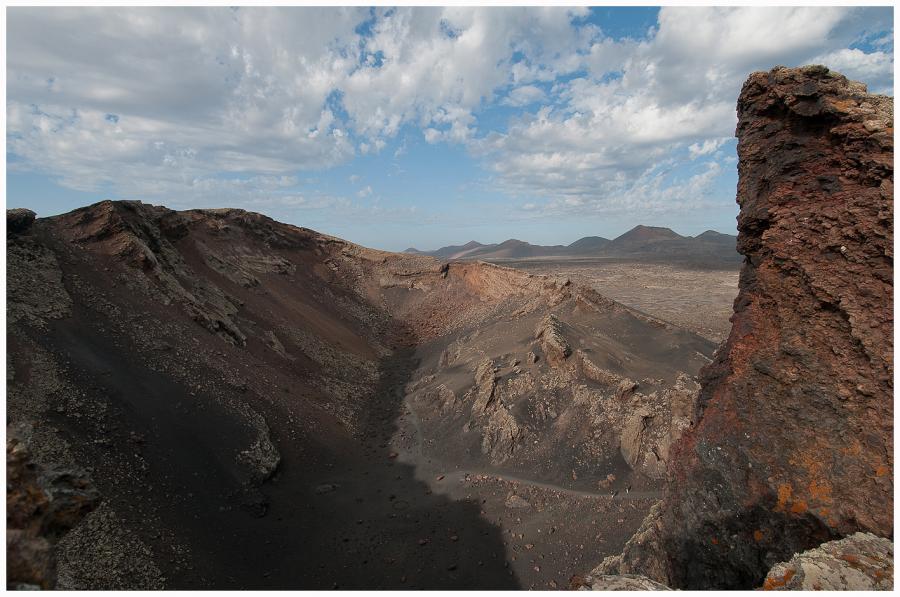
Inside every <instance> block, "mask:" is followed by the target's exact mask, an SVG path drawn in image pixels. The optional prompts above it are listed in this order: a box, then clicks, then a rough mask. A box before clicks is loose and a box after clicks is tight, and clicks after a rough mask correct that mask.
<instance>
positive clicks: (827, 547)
mask: <svg viewBox="0 0 900 597" xmlns="http://www.w3.org/2000/svg"><path fill="white" fill-rule="evenodd" d="M893 588H894V544H893V542H891V541H888V540H887V539H884V538H883V537H876V536H875V535H872V534H871V533H855V534H853V535H851V536H849V537H847V538H846V539H841V540H839V541H829V542H828V543H823V544H822V545H820V546H819V547H817V548H816V549H811V550H809V551H805V552H803V553H801V554H797V555H796V556H794V557H793V558H791V560H790V561H789V562H781V563H779V564H776V565H775V566H774V567H773V568H772V570H770V571H769V574H768V575H767V576H766V580H765V582H764V583H763V589H765V590H767V591H890V590H892V589H893Z"/></svg>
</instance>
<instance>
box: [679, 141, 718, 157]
mask: <svg viewBox="0 0 900 597" xmlns="http://www.w3.org/2000/svg"><path fill="white" fill-rule="evenodd" d="M725 141H726V139H706V140H705V141H703V143H692V144H691V145H689V146H688V152H689V154H690V156H691V159H692V160H696V159H697V158H699V157H700V156H704V155H709V154H711V153H713V152H715V151H716V150H717V149H719V147H721V146H722V144H723V143H725Z"/></svg>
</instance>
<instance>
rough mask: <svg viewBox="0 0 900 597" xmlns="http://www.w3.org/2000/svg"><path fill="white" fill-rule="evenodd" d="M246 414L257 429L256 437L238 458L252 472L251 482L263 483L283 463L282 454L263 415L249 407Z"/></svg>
mask: <svg viewBox="0 0 900 597" xmlns="http://www.w3.org/2000/svg"><path fill="white" fill-rule="evenodd" d="M245 416H246V418H247V419H248V421H249V423H250V424H251V425H252V427H253V429H254V430H255V431H256V439H255V440H254V441H253V443H252V444H250V447H249V448H247V449H245V450H242V451H241V452H240V454H239V455H238V460H239V461H240V462H241V463H242V464H244V465H245V466H246V467H247V469H248V472H249V474H250V482H251V483H256V484H259V483H262V482H263V481H265V480H266V479H268V478H269V477H271V476H272V474H273V473H274V472H275V470H276V469H277V468H278V465H279V464H280V463H281V454H280V453H279V452H278V448H276V447H275V444H273V443H272V439H271V438H270V436H269V433H270V430H269V425H268V424H267V423H266V420H265V419H264V418H263V416H262V415H260V414H259V413H257V412H256V411H254V410H252V409H249V408H248V409H247V410H246V412H245Z"/></svg>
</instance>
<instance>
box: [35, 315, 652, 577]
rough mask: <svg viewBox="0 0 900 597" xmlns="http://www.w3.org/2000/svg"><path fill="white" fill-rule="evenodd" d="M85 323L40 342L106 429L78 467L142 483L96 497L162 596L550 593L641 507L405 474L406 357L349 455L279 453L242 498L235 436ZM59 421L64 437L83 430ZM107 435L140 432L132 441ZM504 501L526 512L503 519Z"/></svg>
mask: <svg viewBox="0 0 900 597" xmlns="http://www.w3.org/2000/svg"><path fill="white" fill-rule="evenodd" d="M85 319H86V317H85V318H82V319H81V320H80V323H79V325H78V326H77V328H76V326H74V325H73V324H72V322H73V321H75V320H76V318H73V319H68V320H62V321H59V322H56V324H55V326H56V330H55V331H56V333H55V334H54V335H53V337H54V338H56V339H57V340H56V343H57V345H56V346H54V348H55V352H58V354H59V355H60V356H61V357H62V359H61V360H63V361H64V362H65V364H66V366H67V369H68V373H69V375H70V376H71V377H72V378H73V379H74V380H76V382H78V381H83V382H84V383H85V390H86V391H88V392H90V393H91V395H92V396H93V397H94V398H95V399H98V400H99V401H101V403H105V404H107V405H108V407H109V411H108V416H107V417H106V420H107V421H115V423H114V424H112V425H111V426H109V427H108V428H107V429H106V435H107V437H108V438H109V442H108V443H104V444H101V445H97V446H96V447H95V448H94V449H93V450H92V451H93V454H90V455H89V461H92V462H96V463H98V464H97V466H96V468H97V469H102V468H103V467H110V468H111V469H115V471H116V473H117V474H118V475H121V474H122V473H123V471H141V472H142V475H141V476H140V477H139V478H138V477H135V482H140V483H143V484H144V492H143V494H142V495H141V497H140V498H139V500H137V501H135V500H133V499H132V498H131V497H130V495H132V493H131V491H130V490H129V489H128V488H127V487H124V486H122V485H114V484H113V485H105V486H104V485H103V484H101V486H100V490H101V491H102V493H103V495H104V496H105V499H106V500H109V501H110V502H111V503H112V504H113V505H114V506H115V508H116V509H117V511H118V512H119V513H120V515H121V516H122V517H123V518H125V519H126V520H127V521H128V526H129V528H130V529H133V530H134V532H136V533H137V534H138V535H139V536H140V537H141V539H143V541H144V542H145V543H146V544H147V545H149V546H151V548H152V549H153V551H154V554H155V556H156V557H155V560H156V561H157V563H158V564H159V565H160V567H161V568H162V570H163V573H164V576H165V577H166V579H167V584H168V586H169V587H170V588H201V587H202V588H218V589H226V588H234V589H251V588H260V589H263V588H269V589H271V588H284V589H288V588H295V589H296V588H310V589H312V588H322V589H331V588H335V587H337V588H342V589H344V588H346V589H354V588H355V589H375V588H429V589H475V588H482V589H502V588H506V589H515V588H544V589H548V588H555V587H560V588H563V587H565V586H566V584H567V583H568V579H569V578H570V577H571V576H572V575H573V574H578V573H583V572H584V571H585V570H589V569H590V568H591V567H593V566H594V565H596V563H598V562H599V561H600V560H601V559H602V558H603V557H604V556H605V555H609V554H613V553H616V552H618V551H619V550H620V549H621V547H622V545H623V544H624V542H625V541H626V540H627V539H628V537H630V536H631V534H633V532H634V531H635V530H636V529H637V527H638V526H639V525H640V522H641V520H642V518H643V516H644V515H645V513H646V511H647V509H648V508H649V506H650V505H651V504H652V503H653V499H654V498H655V497H657V496H656V494H655V493H653V492H649V493H635V494H631V495H625V494H620V495H619V496H617V497H616V498H615V499H612V498H611V497H610V496H608V495H605V494H594V493H592V492H584V491H582V492H579V491H574V490H572V491H568V490H565V489H563V488H554V486H552V485H545V484H533V485H532V484H530V483H528V482H517V481H513V480H510V479H511V478H510V477H508V476H506V475H504V474H503V473H502V472H493V473H492V472H489V471H484V472H481V471H473V472H461V471H456V470H455V467H454V466H453V465H451V464H447V463H442V462H435V461H430V462H428V463H424V462H422V463H420V462H417V461H418V460H419V457H418V455H417V454H418V452H417V442H418V441H420V438H417V437H414V432H409V431H408V430H407V431H405V432H404V431H401V429H403V428H408V427H409V424H410V423H409V421H410V419H411V417H412V414H411V413H410V412H409V411H407V410H406V409H405V407H404V405H403V395H404V393H403V386H404V385H405V384H406V382H407V381H408V379H409V375H410V372H411V371H412V370H413V369H414V368H415V366H416V363H415V361H414V357H413V356H412V355H413V353H412V351H411V350H408V349H407V350H400V351H398V352H397V353H396V354H395V355H394V356H392V357H389V358H387V359H384V360H383V362H382V372H383V373H384V374H385V375H383V380H384V381H383V382H382V386H381V387H380V388H379V391H378V393H377V396H378V400H379V403H378V404H373V405H371V406H372V408H371V410H370V412H371V417H370V418H369V420H368V421H367V427H368V428H367V429H364V430H362V432H361V433H360V434H359V436H360V437H363V438H366V440H365V441H359V442H354V441H348V442H347V444H346V445H345V446H343V449H341V450H336V451H334V452H332V451H331V450H330V449H328V448H326V449H319V450H317V449H316V447H315V446H309V445H301V444H299V443H292V442H285V441H282V442H280V448H281V452H282V458H283V461H282V465H281V466H280V467H279V469H278V472H277V473H276V475H275V476H274V477H273V478H272V479H271V480H269V481H268V482H266V483H265V484H263V486H262V487H261V488H260V490H258V491H255V490H247V489H245V488H244V487H245V486H244V485H243V484H242V481H241V479H240V474H239V473H238V472H237V471H235V470H234V468H235V467H234V461H233V458H232V457H231V454H232V453H233V451H234V450H235V449H237V448H238V447H240V446H243V445H246V443H247V442H248V438H246V437H241V433H246V432H242V431H241V429H240V428H239V427H237V426H234V427H233V429H232V426H231V424H230V423H229V421H231V419H230V418H229V417H228V416H225V414H224V413H222V412H217V408H216V407H215V406H214V405H215V404H216V401H214V400H201V399H198V396H192V395H190V392H186V391H185V389H184V388H183V386H180V385H179V384H177V383H174V382H173V381H171V380H169V379H168V378H167V376H166V375H164V374H163V373H160V372H157V371H152V370H150V369H148V368H147V367H146V366H145V364H144V363H141V362H137V361H136V359H135V358H134V357H133V355H134V354H135V353H134V352H133V351H132V350H130V349H129V347H128V346H127V345H123V344H119V342H122V341H121V340H118V339H116V340H114V339H112V338H114V336H110V335H108V334H102V333H98V334H85V333H83V332H84V329H85V326H84V322H85ZM76 329H77V330H78V331H77V333H76ZM67 421H69V419H64V418H62V417H61V418H60V422H61V423H63V424H64V426H65V428H66V430H67V433H65V434H64V435H65V436H68V437H76V436H78V435H79V434H83V433H86V432H88V429H87V427H80V426H77V425H76V426H73V425H71V424H70V423H67ZM398 427H399V428H398ZM120 429H122V430H124V429H129V430H133V429H142V430H144V431H143V433H141V434H140V435H141V436H142V437H141V440H140V441H137V442H136V441H134V440H133V439H132V438H131V436H130V432H129V433H128V434H126V433H125V432H124V431H120ZM229 429H231V431H229ZM93 431H96V430H93ZM273 433H277V431H276V429H274V428H273ZM76 443H77V442H76ZM162 445H165V446H168V448H169V449H168V450H161V449H159V448H158V446H162ZM87 449H89V450H90V448H87ZM326 450H327V451H326ZM329 453H331V454H337V456H329V455H328V454H329ZM126 474H127V473H126ZM115 476H116V475H115V474H99V475H98V474H95V475H94V477H95V478H97V479H104V478H110V477H115ZM441 476H443V478H442V479H440V480H438V478H439V477H441ZM138 479H140V481H139V480H138ZM326 486H333V488H332V487H326ZM511 492H514V493H516V494H517V495H519V496H521V497H523V498H524V499H526V500H527V501H528V502H529V504H530V507H528V508H508V507H506V505H505V502H506V499H507V497H508V495H509V494H510V493H511ZM262 504H265V506H263V505H262ZM263 508H264V509H265V515H263V516H260V514H261V513H262V509H263ZM159 522H161V523H162V527H163V528H165V527H168V528H175V529H178V531H179V535H180V539H181V541H182V542H184V543H185V546H186V547H187V548H188V549H189V552H190V555H188V554H184V553H179V552H177V551H175V549H174V548H175V546H174V545H171V544H169V543H168V542H167V539H169V538H168V537H167V536H166V535H165V533H162V534H160V532H159V530H158V529H159V528H160V525H159V524H158V523H159Z"/></svg>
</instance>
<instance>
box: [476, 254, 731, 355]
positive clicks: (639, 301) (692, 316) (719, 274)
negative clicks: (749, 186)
mask: <svg viewBox="0 0 900 597" xmlns="http://www.w3.org/2000/svg"><path fill="white" fill-rule="evenodd" d="M491 262H492V263H497V264H499V265H504V266H507V267H513V268H516V269H520V270H522V271H526V272H530V273H534V274H544V275H558V276H567V277H569V278H570V279H571V280H572V281H573V282H575V283H577V284H582V285H584V286H589V287H591V288H593V289H594V290H596V291H597V292H599V293H601V294H603V295H605V296H608V297H609V298H611V299H613V300H615V301H618V302H620V303H622V304H623V305H628V306H629V307H632V308H634V309H637V310H639V311H643V312H644V313H647V314H649V315H653V316H654V317H658V318H660V319H663V320H665V321H669V322H672V323H674V324H676V325H679V326H681V327H683V328H685V329H687V330H690V331H692V332H694V333H695V334H698V335H700V336H703V337H704V338H706V339H708V340H712V341H713V342H717V343H718V342H722V341H723V340H725V338H726V337H728V331H729V330H730V329H731V322H730V321H729V319H730V317H731V314H732V313H733V312H734V309H733V306H734V299H735V297H736V296H737V292H738V275H739V273H740V264H736V265H735V266H734V267H733V268H730V269H706V268H703V269H700V268H691V267H685V266H683V265H679V264H667V263H646V262H641V261H637V260H622V259H615V258H610V259H598V258H591V257H570V258H554V257H545V258H534V259H516V260H512V259H509V260H491Z"/></svg>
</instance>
